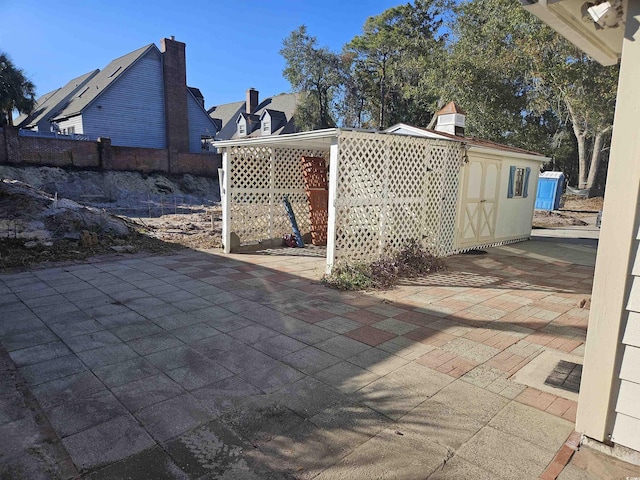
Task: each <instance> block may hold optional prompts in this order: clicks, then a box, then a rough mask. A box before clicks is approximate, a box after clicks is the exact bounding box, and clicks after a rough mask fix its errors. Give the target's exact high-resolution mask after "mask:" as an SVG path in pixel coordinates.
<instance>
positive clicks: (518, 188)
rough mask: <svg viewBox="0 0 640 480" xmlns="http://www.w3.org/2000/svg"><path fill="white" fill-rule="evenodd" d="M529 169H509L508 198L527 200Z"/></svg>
mask: <svg viewBox="0 0 640 480" xmlns="http://www.w3.org/2000/svg"><path fill="white" fill-rule="evenodd" d="M530 174H531V169H530V168H529V167H526V168H520V167H515V166H512V167H510V169H509V185H508V190H507V198H514V197H521V198H527V196H528V192H529V175H530Z"/></svg>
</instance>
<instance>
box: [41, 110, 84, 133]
mask: <svg viewBox="0 0 640 480" xmlns="http://www.w3.org/2000/svg"><path fill="white" fill-rule="evenodd" d="M58 128H59V130H58V131H59V132H60V133H62V132H63V131H65V130H66V131H67V132H68V131H69V128H73V129H74V132H73V133H77V134H84V130H83V123H82V115H76V116H75V117H71V118H67V119H66V120H63V121H61V122H58ZM45 131H46V130H45Z"/></svg>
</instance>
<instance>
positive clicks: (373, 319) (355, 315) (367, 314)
mask: <svg viewBox="0 0 640 480" xmlns="http://www.w3.org/2000/svg"><path fill="white" fill-rule="evenodd" d="M342 316H343V317H345V318H348V319H350V320H355V321H356V322H359V323H362V324H363V325H371V324H372V323H378V322H381V321H382V320H386V318H387V317H385V316H384V315H380V314H378V313H374V312H371V311H369V310H365V309H364V308H361V309H359V310H355V311H353V312H348V313H345V314H344V315H342Z"/></svg>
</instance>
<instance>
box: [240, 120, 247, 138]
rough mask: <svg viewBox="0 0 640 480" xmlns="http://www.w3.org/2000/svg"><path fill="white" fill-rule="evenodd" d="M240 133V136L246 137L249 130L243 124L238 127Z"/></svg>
mask: <svg viewBox="0 0 640 480" xmlns="http://www.w3.org/2000/svg"><path fill="white" fill-rule="evenodd" d="M238 133H239V134H240V135H246V134H247V129H246V127H245V126H244V125H243V124H242V123H241V124H240V125H238Z"/></svg>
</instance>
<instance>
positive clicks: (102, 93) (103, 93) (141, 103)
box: [67, 45, 166, 148]
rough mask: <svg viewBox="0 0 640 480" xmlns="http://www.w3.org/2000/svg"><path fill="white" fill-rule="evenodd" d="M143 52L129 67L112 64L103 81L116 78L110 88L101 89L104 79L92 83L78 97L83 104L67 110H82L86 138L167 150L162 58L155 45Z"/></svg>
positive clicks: (111, 82)
mask: <svg viewBox="0 0 640 480" xmlns="http://www.w3.org/2000/svg"><path fill="white" fill-rule="evenodd" d="M141 50H142V54H141V55H140V54H139V55H135V57H136V58H135V61H130V62H126V63H128V66H127V67H126V68H119V67H123V66H122V65H120V64H119V62H117V61H116V60H114V61H113V62H111V63H110V64H109V65H108V66H107V67H106V68H105V69H104V70H103V72H101V73H104V75H102V80H104V78H105V77H107V78H108V76H109V75H112V76H111V79H110V80H109V82H108V85H106V86H101V85H103V83H102V80H101V79H97V80H98V82H90V84H89V89H88V90H87V91H86V92H80V93H81V94H79V95H78V97H77V100H78V102H79V103H78V104H77V105H75V106H73V105H70V107H69V108H68V109H67V113H70V110H76V109H78V108H80V107H81V108H80V113H81V114H82V123H83V130H84V131H83V133H84V134H85V135H89V136H90V137H109V138H111V140H112V143H113V145H123V146H131V147H147V148H165V147H166V137H165V128H166V127H165V117H164V115H165V111H164V110H165V109H164V87H163V81H162V78H163V73H162V55H161V54H160V51H159V50H158V49H157V48H156V47H155V45H152V46H149V47H146V48H144V49H141ZM136 52H140V50H137V51H136ZM134 53H135V52H133V53H132V54H129V55H133V54H134ZM129 55H125V57H129ZM125 57H121V58H125ZM122 63H125V62H122ZM94 89H95V90H98V91H99V93H98V94H94V93H93V90H94ZM85 96H86V98H84V99H83V97H85ZM80 102H81V103H82V105H84V106H81V105H80Z"/></svg>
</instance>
